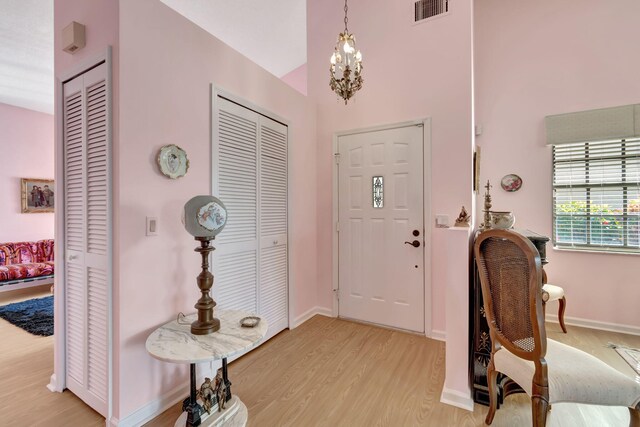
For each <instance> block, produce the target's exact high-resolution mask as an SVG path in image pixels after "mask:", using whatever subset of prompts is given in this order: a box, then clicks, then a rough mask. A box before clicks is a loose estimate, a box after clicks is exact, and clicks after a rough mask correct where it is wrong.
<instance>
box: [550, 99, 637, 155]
mask: <svg viewBox="0 0 640 427" xmlns="http://www.w3.org/2000/svg"><path fill="white" fill-rule="evenodd" d="M545 126H546V130H547V145H562V144H572V143H576V142H589V141H605V140H614V139H618V140H619V139H627V138H637V137H640V104H633V105H624V106H619V107H611V108H601V109H598V110H589V111H579V112H575V113H567V114H557V115H553V116H547V117H546V118H545Z"/></svg>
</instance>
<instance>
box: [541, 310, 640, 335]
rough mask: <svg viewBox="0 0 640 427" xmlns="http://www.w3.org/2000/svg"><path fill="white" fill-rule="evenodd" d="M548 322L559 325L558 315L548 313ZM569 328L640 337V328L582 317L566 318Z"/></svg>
mask: <svg viewBox="0 0 640 427" xmlns="http://www.w3.org/2000/svg"><path fill="white" fill-rule="evenodd" d="M546 320H547V322H553V323H558V315H557V314H551V313H547V319H546ZM564 323H565V325H567V326H580V327H582V328H589V329H599V330H601V331H608V332H619V333H622V334H629V335H640V327H638V326H631V325H619V324H617V323H608V322H599V321H597V320H589V319H582V318H580V317H567V316H565V318H564Z"/></svg>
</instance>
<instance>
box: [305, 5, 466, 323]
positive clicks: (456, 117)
mask: <svg viewBox="0 0 640 427" xmlns="http://www.w3.org/2000/svg"><path fill="white" fill-rule="evenodd" d="M400 4H401V3H399V2H389V1H383V0H374V1H364V0H356V1H352V2H350V3H349V30H350V31H352V32H353V33H354V34H355V35H356V37H357V43H358V49H360V50H361V51H362V54H363V58H364V59H363V65H364V71H363V79H364V86H363V88H362V90H361V91H360V92H359V93H358V94H356V96H355V99H354V100H353V101H350V102H349V105H347V106H345V105H344V102H341V101H337V100H336V96H335V95H334V94H333V93H332V92H331V90H330V89H329V82H328V72H327V68H328V66H329V62H328V61H329V56H330V55H331V52H332V51H333V48H334V45H335V42H336V36H337V34H338V32H340V31H342V30H343V28H344V27H343V23H342V21H343V18H344V15H343V6H344V5H343V3H341V2H340V1H339V0H331V1H323V2H308V5H307V8H308V15H307V16H308V18H307V21H308V22H307V28H308V31H309V35H308V53H307V57H308V67H309V70H308V73H309V95H310V97H311V98H312V99H314V100H315V101H316V102H317V103H318V151H317V162H318V166H317V167H318V214H317V216H318V256H319V258H318V302H319V305H320V306H324V307H331V306H332V292H331V289H332V283H331V280H332V258H331V257H332V255H331V254H332V239H333V232H332V230H333V228H334V227H333V224H332V186H331V185H330V177H331V176H332V161H333V156H332V153H333V142H332V138H333V135H334V133H335V132H337V131H343V130H350V129H358V128H364V127H370V126H375V125H381V124H390V123H397V122H403V121H407V120H416V119H423V118H426V117H430V118H431V119H432V135H431V137H432V159H433V162H432V165H431V166H430V167H429V166H426V172H427V173H431V176H432V182H433V191H432V205H431V212H432V214H434V215H435V214H436V213H438V214H440V213H442V214H448V215H449V216H450V217H451V219H452V220H453V219H454V218H455V217H456V216H457V214H458V212H459V211H460V206H461V205H465V206H466V207H467V209H470V208H471V201H472V195H471V157H472V154H471V153H472V131H471V130H472V127H473V126H472V2H471V0H463V1H456V2H450V5H451V12H450V14H449V15H447V16H443V17H439V18H436V19H433V20H431V21H429V22H425V23H421V24H418V25H412V21H411V17H412V13H411V4H410V3H406V4H405V6H406V7H399V6H400ZM425 226H426V227H432V224H425ZM445 236H447V234H445V233H439V234H436V233H434V234H433V241H432V244H433V245H432V246H433V248H434V250H433V256H432V280H433V289H432V297H433V306H432V307H427V311H428V312H430V313H431V316H432V322H433V329H435V330H439V331H444V330H445V313H444V307H445V303H444V302H445V286H446V278H447V277H448V276H447V273H446V270H447V268H449V265H448V261H447V259H446V257H445V256H444V255H442V253H441V252H439V251H438V250H437V248H438V247H441V245H442V244H443V242H442V241H441V238H446V237H445Z"/></svg>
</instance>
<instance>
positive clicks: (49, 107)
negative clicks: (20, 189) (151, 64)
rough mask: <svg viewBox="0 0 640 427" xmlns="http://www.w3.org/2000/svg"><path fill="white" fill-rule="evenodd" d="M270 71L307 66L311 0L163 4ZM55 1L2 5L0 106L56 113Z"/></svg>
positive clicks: (5, 1) (1, 0)
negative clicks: (13, 106) (54, 70)
mask: <svg viewBox="0 0 640 427" xmlns="http://www.w3.org/2000/svg"><path fill="white" fill-rule="evenodd" d="M161 1H162V2H163V3H165V4H166V5H167V6H169V7H171V8H172V9H174V10H176V11H177V12H178V13H180V14H181V15H183V16H185V17H186V18H187V19H189V20H191V21H192V22H194V23H195V24H196V25H198V26H200V27H202V28H203V29H205V30H206V31H208V32H209V33H211V34H213V35H214V36H216V37H217V38H219V39H220V40H222V41H223V42H225V43H226V44H228V45H229V46H231V47H232V48H234V49H235V50H237V51H239V52H240V53H242V54H243V55H245V56H246V57H248V58H249V59H251V60H252V61H254V62H255V63H257V64H258V65H260V66H262V67H263V68H265V69H266V70H267V71H269V72H271V73H272V74H275V75H276V76H278V77H282V76H284V75H285V74H287V73H288V72H289V71H292V70H294V69H296V68H298V67H299V66H301V65H303V64H304V63H306V62H307V21H306V20H307V18H306V13H307V11H306V1H305V0H233V1H230V0H161ZM53 87H54V77H53V0H0V103H4V104H10V105H15V106H18V107H23V108H28V109H31V110H36V111H41V112H45V113H49V114H53Z"/></svg>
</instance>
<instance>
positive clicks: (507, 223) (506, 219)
mask: <svg viewBox="0 0 640 427" xmlns="http://www.w3.org/2000/svg"><path fill="white" fill-rule="evenodd" d="M489 213H490V214H491V228H497V229H500V230H506V229H509V228H513V224H515V223H516V217H515V216H514V215H513V212H505V211H490V212H489Z"/></svg>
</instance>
